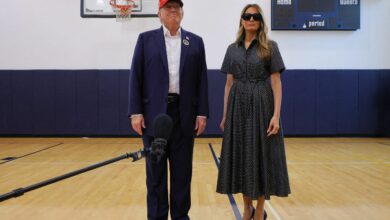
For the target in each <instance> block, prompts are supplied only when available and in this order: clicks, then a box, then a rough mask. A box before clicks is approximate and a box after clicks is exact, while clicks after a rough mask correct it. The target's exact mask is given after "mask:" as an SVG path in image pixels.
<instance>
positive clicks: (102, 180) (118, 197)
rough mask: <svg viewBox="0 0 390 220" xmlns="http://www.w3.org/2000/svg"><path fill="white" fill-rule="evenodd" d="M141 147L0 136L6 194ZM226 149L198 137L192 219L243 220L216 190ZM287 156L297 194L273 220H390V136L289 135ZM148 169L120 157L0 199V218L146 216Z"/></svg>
mask: <svg viewBox="0 0 390 220" xmlns="http://www.w3.org/2000/svg"><path fill="white" fill-rule="evenodd" d="M141 147H142V145H141V141H140V139H139V138H0V194H5V193H8V192H10V191H12V190H14V189H16V188H20V187H26V186H29V185H32V184H34V183H37V182H41V181H43V180H47V179H50V178H53V177H55V176H59V175H62V174H65V173H68V172H71V171H74V170H77V169H80V168H83V167H86V166H89V165H91V164H95V163H98V162H101V161H104V160H108V159H111V158H114V157H117V156H121V155H123V154H125V153H127V152H132V151H136V150H138V149H140V148H141ZM220 148H221V139H219V138H200V139H197V140H196V145H195V150H194V168H193V181H192V208H191V211H190V217H191V219H194V220H197V219H201V220H217V219H221V220H226V219H228V220H229V219H232V220H235V219H240V217H238V218H237V217H236V215H239V214H240V213H241V214H242V207H243V205H242V199H241V196H240V195H234V196H233V198H234V200H229V198H228V196H226V195H220V194H217V193H215V186H216V179H217V172H218V170H217V166H216V161H215V159H214V158H215V157H213V153H212V152H213V151H214V152H215V153H216V157H218V155H219V152H220ZM286 151H287V162H288V169H289V175H290V182H291V189H292V194H291V195H290V196H289V197H288V198H277V197H272V198H271V200H270V201H267V203H266V206H265V207H266V210H267V212H268V214H269V218H268V219H269V220H281V219H283V220H284V219H291V220H317V219H318V220H322V219H324V220H325V219H326V220H329V219H332V220H335V219H340V220H359V219H370V220H374V219H375V220H382V219H383V220H385V219H390V172H389V171H390V169H389V164H390V139H388V138H286ZM6 157H14V159H13V160H12V159H11V160H5V159H4V158H6ZM144 166H145V163H144V160H140V161H137V162H134V163H133V162H131V160H122V161H119V162H116V163H113V164H110V165H107V166H105V167H101V168H98V169H96V170H93V171H90V172H87V173H84V174H80V175H78V176H75V177H72V178H69V179H66V180H64V181H61V182H57V183H54V184H51V185H49V186H46V187H43V188H40V189H37V190H34V191H31V192H27V193H26V194H25V195H23V196H21V197H18V198H12V199H9V200H6V201H3V202H0V219H2V220H6V219H7V220H8V219H12V220H19V219H23V220H24V219H29V220H38V219H39V220H45V219H50V220H51V219H56V220H57V219H66V220H68V219H80V220H81V219H82V220H89V219H113V220H117V219H132V220H142V219H146V208H145V207H146V188H145V169H144ZM235 204H236V206H235Z"/></svg>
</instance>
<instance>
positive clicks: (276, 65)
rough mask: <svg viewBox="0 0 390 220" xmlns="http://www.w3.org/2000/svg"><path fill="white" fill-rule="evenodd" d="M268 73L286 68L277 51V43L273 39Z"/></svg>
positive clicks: (280, 71)
mask: <svg viewBox="0 0 390 220" xmlns="http://www.w3.org/2000/svg"><path fill="white" fill-rule="evenodd" d="M270 62H271V63H270V68H269V70H270V73H275V72H279V73H282V72H283V71H284V70H286V67H285V66H284V62H283V59H282V55H281V54H280V52H279V48H278V44H277V43H276V42H274V41H271V60H270Z"/></svg>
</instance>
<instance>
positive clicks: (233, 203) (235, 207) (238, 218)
mask: <svg viewBox="0 0 390 220" xmlns="http://www.w3.org/2000/svg"><path fill="white" fill-rule="evenodd" d="M209 147H210V151H211V154H212V155H213V158H214V161H215V165H216V166H217V169H219V160H218V158H217V156H216V155H215V152H214V149H213V146H212V145H211V143H209ZM227 196H228V198H229V201H230V205H231V206H232V209H233V213H234V216H236V219H237V220H242V218H241V214H240V210H239V209H238V207H237V203H236V200H235V199H234V197H233V195H232V194H228V195H227Z"/></svg>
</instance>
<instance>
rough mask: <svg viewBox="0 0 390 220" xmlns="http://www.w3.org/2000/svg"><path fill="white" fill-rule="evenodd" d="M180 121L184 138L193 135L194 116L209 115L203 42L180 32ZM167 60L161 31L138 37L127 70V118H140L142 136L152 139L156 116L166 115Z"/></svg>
mask: <svg viewBox="0 0 390 220" xmlns="http://www.w3.org/2000/svg"><path fill="white" fill-rule="evenodd" d="M181 38H182V39H181V43H182V46H181V55H180V70H179V72H180V73H179V74H180V102H179V105H180V107H179V108H180V121H181V124H180V125H181V129H182V131H183V132H184V133H185V134H188V135H193V134H194V128H195V119H196V116H197V115H202V116H207V117H208V115H209V109H208V91H207V90H208V84H207V66H206V57H205V50H204V44H203V40H202V38H200V37H199V36H197V35H195V34H193V33H191V32H188V31H185V30H183V29H182V30H181ZM168 87H169V72H168V59H167V52H166V48H165V38H164V32H163V28H162V27H161V28H159V29H156V30H151V31H147V32H144V33H141V34H140V35H139V37H138V40H137V44H136V47H135V50H134V55H133V61H132V64H131V69H130V87H129V108H128V114H129V116H130V115H132V114H143V115H144V119H145V125H146V129H145V130H144V133H146V134H147V135H150V136H153V135H154V134H153V128H152V126H153V125H152V123H153V119H154V117H155V116H157V115H158V114H160V113H166V111H167V104H168V103H167V96H168Z"/></svg>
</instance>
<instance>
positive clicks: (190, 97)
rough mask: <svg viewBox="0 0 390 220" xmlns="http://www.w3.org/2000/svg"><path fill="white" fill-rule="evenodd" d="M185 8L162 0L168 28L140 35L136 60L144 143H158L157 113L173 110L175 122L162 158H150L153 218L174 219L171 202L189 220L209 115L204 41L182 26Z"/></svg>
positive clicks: (133, 100)
mask: <svg viewBox="0 0 390 220" xmlns="http://www.w3.org/2000/svg"><path fill="white" fill-rule="evenodd" d="M182 7H183V2H182V1H181V0H159V11H158V16H159V18H160V21H161V23H162V26H161V28H159V29H156V30H152V31H147V32H144V33H141V34H140V35H139V37H138V41H137V45H136V47H135V51H134V55H133V61H132V64H131V71H130V88H129V93H130V94H129V116H130V117H131V125H132V127H133V129H134V130H135V131H136V132H137V133H138V134H140V135H142V140H143V143H144V146H145V147H148V146H150V144H151V142H152V141H153V127H152V122H153V119H154V117H155V116H157V115H158V114H160V113H167V114H168V115H169V116H171V118H172V119H173V123H174V127H173V131H172V134H171V137H170V138H169V140H168V145H167V147H166V154H165V155H164V156H163V158H162V159H161V161H159V162H158V163H156V162H155V161H152V160H151V158H149V157H147V158H146V177H147V179H146V185H147V191H148V193H147V208H148V219H164V220H166V219H168V210H169V206H170V208H171V209H170V214H171V219H173V220H179V219H180V220H182V219H189V216H188V212H189V210H190V206H191V196H190V192H191V178H192V157H193V147H194V137H195V135H200V134H202V133H203V131H204V129H205V127H206V120H207V117H208V114H209V111H208V92H207V66H206V58H205V50H204V45H203V40H202V39H201V38H200V37H199V36H197V35H195V34H193V33H191V32H188V31H185V30H184V29H183V28H181V27H180V23H181V21H182V18H183V8H182ZM167 161H169V173H170V195H169V202H168V184H167V181H168V180H167V172H168V169H167Z"/></svg>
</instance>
